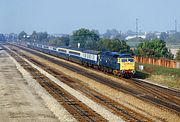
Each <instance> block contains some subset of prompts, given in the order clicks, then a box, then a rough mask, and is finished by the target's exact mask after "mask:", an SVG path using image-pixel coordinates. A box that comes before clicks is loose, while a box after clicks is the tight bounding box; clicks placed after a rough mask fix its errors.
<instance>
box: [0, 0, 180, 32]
mask: <svg viewBox="0 0 180 122" xmlns="http://www.w3.org/2000/svg"><path fill="white" fill-rule="evenodd" d="M136 18H138V27H139V30H141V31H166V30H174V28H175V20H177V27H178V28H177V29H178V31H179V30H180V26H179V25H180V0H0V33H20V32H21V31H23V30H24V31H25V32H27V33H29V34H31V33H32V31H33V30H36V31H37V32H48V33H50V34H58V33H68V34H70V33H72V31H74V30H77V29H80V28H87V29H97V30H99V31H100V33H104V32H105V31H106V30H107V29H117V30H119V31H122V32H125V31H127V30H133V31H135V27H136ZM178 23H179V24H178Z"/></svg>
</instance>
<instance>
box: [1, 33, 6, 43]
mask: <svg viewBox="0 0 180 122" xmlns="http://www.w3.org/2000/svg"><path fill="white" fill-rule="evenodd" d="M5 41H6V38H5V36H4V34H0V43H1V42H5Z"/></svg>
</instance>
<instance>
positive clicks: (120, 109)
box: [14, 50, 152, 122]
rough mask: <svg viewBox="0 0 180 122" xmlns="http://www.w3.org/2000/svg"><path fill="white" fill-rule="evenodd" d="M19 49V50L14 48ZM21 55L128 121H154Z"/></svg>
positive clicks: (79, 82)
mask: <svg viewBox="0 0 180 122" xmlns="http://www.w3.org/2000/svg"><path fill="white" fill-rule="evenodd" d="M14 51H17V50H14ZM18 54H20V55H21V56H23V57H25V58H26V59H28V60H29V61H30V62H32V63H34V64H35V65H37V66H39V67H41V68H42V69H44V70H45V71H47V72H48V73H50V74H51V75H53V76H55V77H56V78H58V79H59V80H60V81H61V82H64V83H65V84H67V85H68V86H70V87H71V88H73V89H76V90H78V91H81V93H83V94H85V95H86V96H87V97H89V98H91V99H92V100H93V101H95V102H97V103H100V104H102V105H103V106H105V107H106V108H108V109H109V110H110V111H111V112H112V113H114V114H116V115H118V116H121V117H122V118H123V119H124V120H126V121H131V122H134V121H138V122H142V121H143V122H145V121H146V122H148V121H152V120H151V119H149V118H147V117H145V116H143V115H141V114H139V113H137V112H135V111H133V110H131V109H129V108H127V107H125V106H123V105H121V104H119V103H117V102H116V101H114V100H112V99H110V98H108V97H106V96H104V95H102V94H100V93H98V92H96V91H95V90H93V89H91V88H89V87H87V86H86V85H84V84H83V83H82V81H79V80H77V79H74V78H71V77H69V76H67V75H65V74H64V73H62V72H60V71H59V70H57V69H54V68H52V67H50V66H47V65H45V64H43V63H42V62H39V61H37V60H36V59H33V58H31V57H28V56H27V55H24V54H22V53H20V52H18Z"/></svg>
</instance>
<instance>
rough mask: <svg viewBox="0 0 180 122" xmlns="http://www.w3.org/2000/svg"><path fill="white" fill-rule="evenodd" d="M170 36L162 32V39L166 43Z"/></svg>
mask: <svg viewBox="0 0 180 122" xmlns="http://www.w3.org/2000/svg"><path fill="white" fill-rule="evenodd" d="M168 36H169V35H168V34H167V33H166V32H161V34H160V39H161V40H164V41H165V40H166V39H167V38H168Z"/></svg>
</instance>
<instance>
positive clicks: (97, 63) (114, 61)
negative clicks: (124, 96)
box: [27, 43, 135, 78]
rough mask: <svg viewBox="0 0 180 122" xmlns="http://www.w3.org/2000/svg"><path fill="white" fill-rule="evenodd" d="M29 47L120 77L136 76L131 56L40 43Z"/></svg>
mask: <svg viewBox="0 0 180 122" xmlns="http://www.w3.org/2000/svg"><path fill="white" fill-rule="evenodd" d="M27 47H28V48H31V49H34V50H37V51H40V52H43V53H47V54H50V55H54V56H56V57H60V58H62V59H65V60H68V61H72V62H75V63H78V64H80V65H84V66H88V67H92V68H96V69H99V70H101V71H104V72H108V73H111V74H113V75H115V76H118V77H126V78H131V77H133V76H134V74H135V61H134V58H133V56H132V55H130V54H125V53H118V52H110V51H95V50H87V49H83V48H70V47H65V46H61V47H55V46H49V45H43V44H38V43H27Z"/></svg>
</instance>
